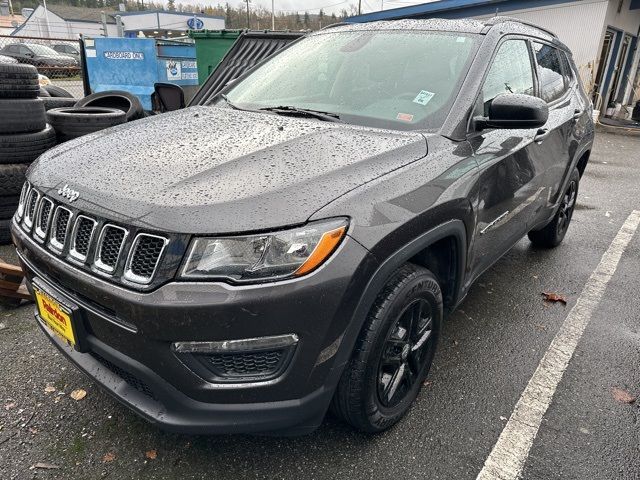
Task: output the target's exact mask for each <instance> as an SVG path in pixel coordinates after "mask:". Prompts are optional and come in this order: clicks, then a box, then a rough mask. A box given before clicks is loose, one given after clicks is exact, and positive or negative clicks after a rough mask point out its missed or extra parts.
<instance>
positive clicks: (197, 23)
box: [187, 17, 204, 30]
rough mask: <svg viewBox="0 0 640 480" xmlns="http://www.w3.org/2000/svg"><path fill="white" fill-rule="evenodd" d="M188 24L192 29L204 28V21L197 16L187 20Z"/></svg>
mask: <svg viewBox="0 0 640 480" xmlns="http://www.w3.org/2000/svg"><path fill="white" fill-rule="evenodd" d="M187 26H188V27H189V28H190V29H191V30H202V29H203V28H204V22H203V21H202V20H200V19H199V18H197V17H192V18H190V19H189V20H187Z"/></svg>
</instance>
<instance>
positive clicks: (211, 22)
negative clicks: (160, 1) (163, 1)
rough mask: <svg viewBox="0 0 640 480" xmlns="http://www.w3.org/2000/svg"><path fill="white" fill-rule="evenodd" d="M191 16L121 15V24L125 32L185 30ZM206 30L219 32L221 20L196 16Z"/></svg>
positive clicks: (163, 13) (167, 14)
mask: <svg viewBox="0 0 640 480" xmlns="http://www.w3.org/2000/svg"><path fill="white" fill-rule="evenodd" d="M190 18H193V15H179V14H175V13H169V12H149V13H141V14H138V13H136V14H130V15H127V14H125V15H122V23H124V28H125V30H127V31H136V30H152V29H162V30H172V29H173V30H187V29H189V27H188V26H187V20H189V19H190ZM198 18H199V19H200V20H202V22H203V23H204V28H205V29H207V30H221V29H223V28H224V27H225V23H224V19H223V18H207V17H204V16H198Z"/></svg>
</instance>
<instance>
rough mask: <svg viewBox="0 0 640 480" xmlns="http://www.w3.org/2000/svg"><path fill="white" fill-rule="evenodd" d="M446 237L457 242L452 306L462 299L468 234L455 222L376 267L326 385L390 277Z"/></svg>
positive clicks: (348, 354)
mask: <svg viewBox="0 0 640 480" xmlns="http://www.w3.org/2000/svg"><path fill="white" fill-rule="evenodd" d="M446 237H453V238H454V239H455V240H456V258H457V265H456V267H457V268H456V282H455V295H454V300H453V302H452V305H453V306H455V305H457V303H458V302H459V301H460V299H461V298H462V297H463V288H464V287H463V286H464V272H465V269H466V258H467V231H466V228H465V224H464V222H463V221H462V220H459V219H454V220H450V221H447V222H445V223H443V224H440V225H438V226H436V227H434V228H432V229H430V230H428V231H427V232H425V233H423V234H421V235H420V236H418V237H416V238H415V239H413V240H412V241H410V242H409V243H407V244H405V245H403V246H402V247H401V248H399V249H398V250H396V251H395V252H394V253H393V254H391V255H390V256H389V257H387V258H386V259H385V260H384V261H383V262H382V263H381V264H380V265H379V266H378V268H377V269H376V271H375V272H374V273H373V275H372V276H371V278H370V280H369V281H368V282H367V285H366V286H365V288H364V291H363V293H362V295H361V296H360V300H359V301H358V304H357V306H356V308H355V310H354V312H353V314H352V316H351V321H350V322H349V325H348V327H347V329H346V331H345V332H344V336H343V340H342V344H341V345H340V348H339V349H338V352H337V354H336V356H335V361H334V367H333V369H332V372H331V378H330V379H329V382H328V383H329V385H331V386H332V387H333V388H335V386H336V385H337V383H338V380H339V379H340V376H341V375H342V371H343V369H344V366H345V365H346V364H347V362H348V361H349V359H350V358H351V353H352V352H353V348H354V346H355V344H356V341H357V339H358V336H359V335H360V332H361V331H362V327H363V325H364V323H365V321H366V319H367V315H368V313H369V311H370V310H371V306H372V305H373V303H374V301H375V299H376V297H377V296H378V293H379V292H380V291H381V290H382V288H383V287H384V285H385V283H386V282H387V280H388V279H389V277H390V276H391V274H392V273H393V272H394V271H395V270H397V269H398V268H399V267H400V266H402V265H403V264H405V263H406V262H408V261H409V260H410V259H411V258H413V257H414V256H415V255H417V254H418V253H419V252H421V251H422V250H424V249H425V248H427V247H429V246H430V245H433V244H434V243H436V242H437V241H439V240H442V239H443V238H446Z"/></svg>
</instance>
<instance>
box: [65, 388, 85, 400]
mask: <svg viewBox="0 0 640 480" xmlns="http://www.w3.org/2000/svg"><path fill="white" fill-rule="evenodd" d="M69 396H70V397H71V398H73V399H74V400H75V401H76V402H77V401H79V400H82V399H83V398H84V397H86V396H87V391H86V390H83V389H82V388H78V389H77V390H74V391H73V392H71V393H70V394H69Z"/></svg>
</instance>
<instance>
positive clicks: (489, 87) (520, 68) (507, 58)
mask: <svg viewBox="0 0 640 480" xmlns="http://www.w3.org/2000/svg"><path fill="white" fill-rule="evenodd" d="M501 93H524V94H526V95H533V70H532V68H531V59H530V58H529V49H528V48H527V42H526V41H525V40H507V41H506V42H504V43H503V44H502V45H500V48H499V50H498V53H496V56H495V58H494V59H493V64H492V65H491V68H490V69H489V73H488V74H487V78H486V79H485V81H484V86H483V87H482V99H483V103H484V115H485V116H487V115H488V114H489V105H491V101H492V100H493V99H494V98H496V97H497V96H498V95H500V94H501Z"/></svg>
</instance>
